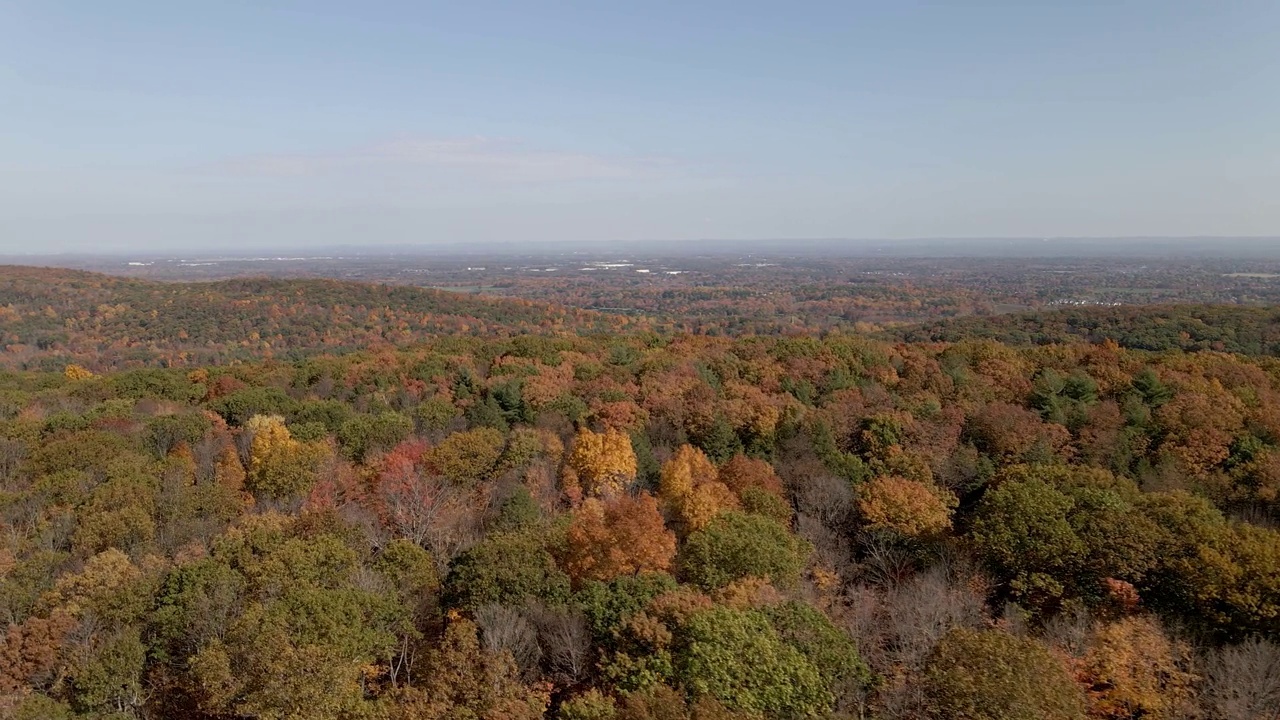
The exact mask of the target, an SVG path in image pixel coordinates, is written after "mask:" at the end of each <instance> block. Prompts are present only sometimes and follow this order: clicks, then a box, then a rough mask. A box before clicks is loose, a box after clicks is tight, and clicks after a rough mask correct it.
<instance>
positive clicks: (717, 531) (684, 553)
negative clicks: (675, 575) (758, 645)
mask: <svg viewBox="0 0 1280 720" xmlns="http://www.w3.org/2000/svg"><path fill="white" fill-rule="evenodd" d="M811 551H812V548H811V547H810V546H809V544H808V543H806V542H805V541H804V540H801V539H800V538H798V537H796V536H794V535H792V534H791V533H790V532H789V531H788V530H787V528H786V527H785V526H783V525H781V524H779V523H778V522H777V521H776V520H772V519H770V518H767V517H764V516H761V515H749V514H746V513H741V512H736V511H728V512H723V513H720V514H719V515H717V516H716V517H715V518H714V519H713V520H712V521H711V522H710V524H708V525H707V527H705V528H704V529H702V530H699V531H697V532H695V533H693V534H691V535H690V536H689V538H688V540H687V541H686V542H685V545H684V547H683V548H682V549H681V551H680V555H679V557H678V559H677V562H678V565H679V567H680V572H681V574H682V575H683V576H684V577H685V578H686V579H687V580H689V582H692V583H694V584H695V585H698V586H700V587H702V588H705V589H708V590H711V589H715V588H719V587H724V586H725V585H728V584H729V583H731V582H733V581H734V580H739V579H742V578H745V577H759V578H767V579H768V580H769V581H771V582H772V583H773V584H774V585H776V586H778V587H784V588H785V587H792V586H794V585H795V584H796V582H797V581H799V579H800V573H801V572H802V571H803V570H804V566H805V563H806V562H807V560H808V558H809V553H810V552H811Z"/></svg>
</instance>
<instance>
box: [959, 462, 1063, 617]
mask: <svg viewBox="0 0 1280 720" xmlns="http://www.w3.org/2000/svg"><path fill="white" fill-rule="evenodd" d="M1073 507H1074V502H1073V501H1072V500H1071V498H1070V497H1068V496H1067V495H1065V494H1064V493H1062V492H1060V491H1058V490H1057V489H1055V488H1053V487H1051V486H1050V485H1048V484H1047V483H1045V482H1043V481H1041V480H1027V481H1024V482H1006V483H1003V484H1001V485H1000V487H997V488H996V489H994V490H991V491H989V492H988V493H987V494H986V495H985V496H984V497H983V498H982V502H981V503H980V504H979V506H978V509H977V512H976V513H975V517H974V520H973V524H972V527H971V529H970V531H969V539H970V541H971V542H973V544H974V547H975V548H976V549H977V551H978V553H979V555H980V556H981V557H982V558H983V559H984V560H985V561H986V562H987V564H988V565H989V566H990V567H991V568H992V569H993V570H994V571H995V572H996V573H997V574H998V576H999V577H1000V578H1001V579H1003V580H1004V581H1006V582H1007V583H1009V588H1010V590H1011V591H1012V592H1013V594H1014V595H1015V596H1017V597H1021V598H1026V599H1027V600H1029V601H1031V602H1033V603H1044V602H1052V601H1055V600H1057V599H1058V598H1060V597H1061V596H1062V595H1063V593H1064V592H1066V587H1065V585H1064V582H1063V581H1064V579H1065V578H1067V577H1068V576H1069V575H1070V574H1071V573H1073V572H1075V570H1076V569H1077V568H1078V567H1079V566H1080V564H1081V563H1082V562H1083V561H1084V558H1085V555H1086V553H1087V552H1088V548H1087V547H1085V544H1084V542H1083V541H1081V539H1080V538H1079V536H1078V535H1076V531H1075V528H1073V527H1072V526H1071V522H1070V520H1069V517H1068V515H1069V513H1070V512H1071V509H1072V508H1073Z"/></svg>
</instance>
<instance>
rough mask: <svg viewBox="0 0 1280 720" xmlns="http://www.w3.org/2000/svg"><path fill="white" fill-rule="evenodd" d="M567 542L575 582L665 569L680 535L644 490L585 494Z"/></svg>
mask: <svg viewBox="0 0 1280 720" xmlns="http://www.w3.org/2000/svg"><path fill="white" fill-rule="evenodd" d="M565 547H566V550H565V556H566V559H565V569H566V571H567V572H568V573H569V576H570V577H572V578H573V579H574V581H575V582H576V583H582V582H584V581H588V580H601V581H608V580H611V579H613V578H615V577H617V576H619V575H637V574H640V573H643V572H665V571H666V570H668V569H669V568H670V567H671V561H672V560H673V559H674V557H675V554H676V537H675V535H674V534H673V533H672V532H671V531H670V530H668V529H667V528H666V526H664V525H663V522H662V514H661V513H660V512H659V511H658V503H657V501H656V500H654V499H653V496H652V495H649V494H648V493H642V494H640V495H637V496H634V497H630V496H622V497H618V498H614V499H612V500H605V501H600V500H597V499H595V498H590V499H588V500H586V501H585V502H584V503H583V504H582V507H580V508H579V509H578V510H577V511H576V512H575V513H574V516H573V520H572V522H571V523H570V524H569V530H568V533H567V537H566V543H565Z"/></svg>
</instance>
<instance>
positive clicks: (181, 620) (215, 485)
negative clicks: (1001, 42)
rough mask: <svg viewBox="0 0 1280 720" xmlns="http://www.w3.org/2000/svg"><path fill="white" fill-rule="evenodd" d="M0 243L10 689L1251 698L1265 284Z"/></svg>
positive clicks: (1200, 701)
mask: <svg viewBox="0 0 1280 720" xmlns="http://www.w3.org/2000/svg"><path fill="white" fill-rule="evenodd" d="M0 278H2V279H0V301H2V302H3V304H2V305H0V333H2V334H3V335H4V337H5V345H6V349H5V353H4V355H3V357H4V363H3V364H4V365H5V366H6V367H7V368H8V369H5V370H3V371H0V527H2V528H3V533H0V622H3V624H4V632H3V635H0V717H12V718H19V719H22V720H35V719H37V718H51V719H67V720H69V719H71V718H111V719H112V720H126V719H130V718H147V719H150V718H194V719H196V720H232V719H237V720H238V719H241V718H261V719H263V720H285V719H297V720H302V719H304V718H307V719H310V718H317V719H328V718H332V719H335V720H338V719H342V720H346V719H351V720H355V719H360V718H370V719H375V718H376V719H379V720H381V719H385V720H401V719H403V720H419V719H421V720H480V719H485V720H489V719H493V720H498V719H502V720H535V719H537V718H552V719H564V720H739V719H740V720H749V719H755V720H759V719H761V718H771V719H772V718H780V719H784V720H793V719H798V718H848V719H850V720H852V719H863V718H866V719H871V718H875V719H882V720H896V719H908V718H913V719H914V718H936V719H937V720H943V719H948V720H949V719H952V718H957V719H961V720H967V719H972V720H980V719H981V720H986V719H990V720H1021V719H1026V720H1058V719H1062V720H1067V719H1080V720H1083V719H1085V718H1106V719H1112V720H1120V719H1130V720H1136V719H1138V718H1143V719H1146V720H1158V719H1162V718H1168V719H1180V718H1186V719H1188V720H1191V719H1195V720H1264V719H1266V720H1270V719H1274V718H1276V717H1280V359H1277V358H1276V357H1274V355H1275V352H1274V348H1275V344H1274V343H1275V341H1274V340H1272V337H1273V336H1272V331H1271V330H1270V327H1271V324H1272V314H1273V313H1271V312H1270V311H1261V310H1252V309H1249V308H1225V307H1220V308H1209V309H1204V308H1203V307H1199V306H1185V307H1183V306H1179V307H1173V308H1165V309H1162V310H1160V311H1159V312H1151V313H1134V312H1118V311H1115V310H1114V309H1108V308H1100V309H1092V308H1091V309H1087V310H1067V311H1051V312H1050V311H1045V312H1043V313H1041V314H1038V315H1034V316H1033V315H1028V316H1009V317H1008V318H1007V319H1006V318H1004V317H1001V318H979V319H969V320H958V321H956V322H957V323H959V324H957V325H955V326H954V328H960V329H958V330H956V329H952V326H949V325H947V326H938V327H933V326H923V327H904V328H902V329H900V330H899V329H892V330H891V331H889V332H885V331H876V332H866V333H864V332H857V331H856V330H854V329H853V328H849V329H828V330H827V331H823V332H815V331H806V332H791V333H779V332H774V333H768V334H763V333H762V334H755V333H752V332H746V331H743V332H722V333H698V332H686V331H684V330H683V329H681V328H679V327H673V326H671V325H670V324H669V323H665V322H663V321H662V320H661V319H654V318H650V317H647V316H644V315H636V316H630V315H628V316H622V315H610V314H607V313H597V312H592V311H589V310H585V309H580V308H579V309H574V308H568V307H563V306H554V305H546V304H541V303H540V302H539V301H536V300H525V299H511V298H504V299H491V298H485V297H478V296H474V295H467V294H459V293H449V292H444V291H433V290H425V289H417V288H409V287H393V286H386V285H364V284H360V283H355V282H338V281H333V280H320V279H317V280H270V281H268V280H257V279H231V280H222V281H217V282H213V283H198V284H182V283H172V284H166V283H157V282H152V281H141V280H126V279H119V278H107V277H106V276H101V275H93V274H88V273H83V274H82V273H69V272H68V271H61V270H59V271H53V270H35V269H20V270H18V269H13V270H7V271H6V272H5V273H4V274H3V275H2V276H0ZM1059 312H1061V313H1066V314H1056V313H1059ZM1085 316H1087V317H1088V318H1091V319H1089V320H1087V321H1085V320H1081V319H1079V318H1082V317H1085ZM1226 318H1233V319H1232V320H1231V321H1230V323H1228V322H1227V321H1226V320H1225V319H1226ZM964 323H972V324H964ZM1196 323H1199V325H1196ZM1231 323H1234V325H1232V324H1231ZM1231 327H1234V328H1236V329H1234V330H1230V331H1229V332H1230V334H1229V335H1228V334H1227V333H1228V330H1225V329H1224V328H1231ZM1200 328H1203V329H1200ZM890 333H892V334H890ZM1214 333H1217V334H1214ZM1153 334H1154V335H1156V336H1158V337H1162V338H1166V339H1167V342H1165V341H1160V342H1156V341H1151V340H1150V339H1149V337H1148V336H1151V335H1153Z"/></svg>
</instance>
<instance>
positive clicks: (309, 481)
mask: <svg viewBox="0 0 1280 720" xmlns="http://www.w3.org/2000/svg"><path fill="white" fill-rule="evenodd" d="M245 429H246V430H247V431H249V432H252V433H253V440H252V442H251V443H250V445H249V473H248V477H247V478H246V479H247V481H248V483H247V484H248V486H249V489H250V490H252V491H254V492H259V493H263V494H265V495H269V496H272V497H289V496H292V495H298V494H300V493H303V492H306V491H307V490H309V489H310V488H311V486H312V485H314V484H315V481H316V474H317V473H318V472H319V470H320V466H321V464H322V463H323V462H324V460H325V459H326V456H327V455H328V448H327V447H325V446H324V445H322V444H320V443H304V442H301V441H299V440H297V439H295V438H294V437H293V436H292V435H291V434H290V433H289V428H287V427H285V424H284V418H282V417H280V416H279V415H254V416H253V417H251V418H249V421H248V422H246V423H245Z"/></svg>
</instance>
